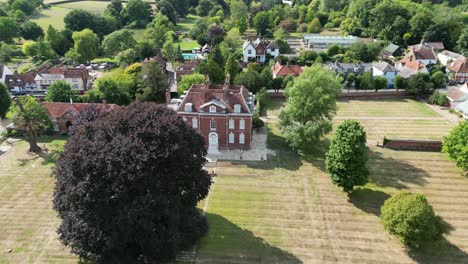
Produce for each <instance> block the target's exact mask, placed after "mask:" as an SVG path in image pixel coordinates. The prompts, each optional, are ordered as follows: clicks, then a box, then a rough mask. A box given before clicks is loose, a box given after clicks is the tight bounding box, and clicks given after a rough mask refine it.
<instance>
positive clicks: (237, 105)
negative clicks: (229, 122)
mask: <svg viewBox="0 0 468 264" xmlns="http://www.w3.org/2000/svg"><path fill="white" fill-rule="evenodd" d="M240 112H241V105H240V104H235V105H234V113H237V114H240Z"/></svg>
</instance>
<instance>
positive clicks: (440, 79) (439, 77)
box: [431, 71, 445, 89]
mask: <svg viewBox="0 0 468 264" xmlns="http://www.w3.org/2000/svg"><path fill="white" fill-rule="evenodd" d="M431 81H432V84H433V85H434V89H439V88H442V86H444V83H445V77H444V73H443V72H441V71H436V72H434V73H433V74H432V75H431Z"/></svg>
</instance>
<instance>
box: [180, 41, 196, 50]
mask: <svg viewBox="0 0 468 264" xmlns="http://www.w3.org/2000/svg"><path fill="white" fill-rule="evenodd" d="M178 44H179V45H180V48H181V49H182V51H188V52H192V50H193V49H194V48H197V47H198V48H200V45H199V44H198V42H196V41H182V42H180V43H178Z"/></svg>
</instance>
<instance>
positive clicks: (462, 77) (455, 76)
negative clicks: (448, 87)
mask: <svg viewBox="0 0 468 264" xmlns="http://www.w3.org/2000/svg"><path fill="white" fill-rule="evenodd" d="M445 69H446V72H447V77H448V78H449V80H451V81H455V82H457V83H464V82H466V81H468V58H465V59H459V60H455V61H452V62H449V63H448V64H447V65H446V66H445Z"/></svg>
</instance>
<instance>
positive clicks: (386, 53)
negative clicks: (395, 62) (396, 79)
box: [380, 43, 403, 59]
mask: <svg viewBox="0 0 468 264" xmlns="http://www.w3.org/2000/svg"><path fill="white" fill-rule="evenodd" d="M402 54H403V51H402V50H401V48H400V47H399V46H398V45H395V44H392V43H390V44H389V45H388V46H387V47H385V49H384V50H383V51H382V52H381V53H380V58H381V59H394V58H395V57H399V56H401V55H402Z"/></svg>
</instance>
